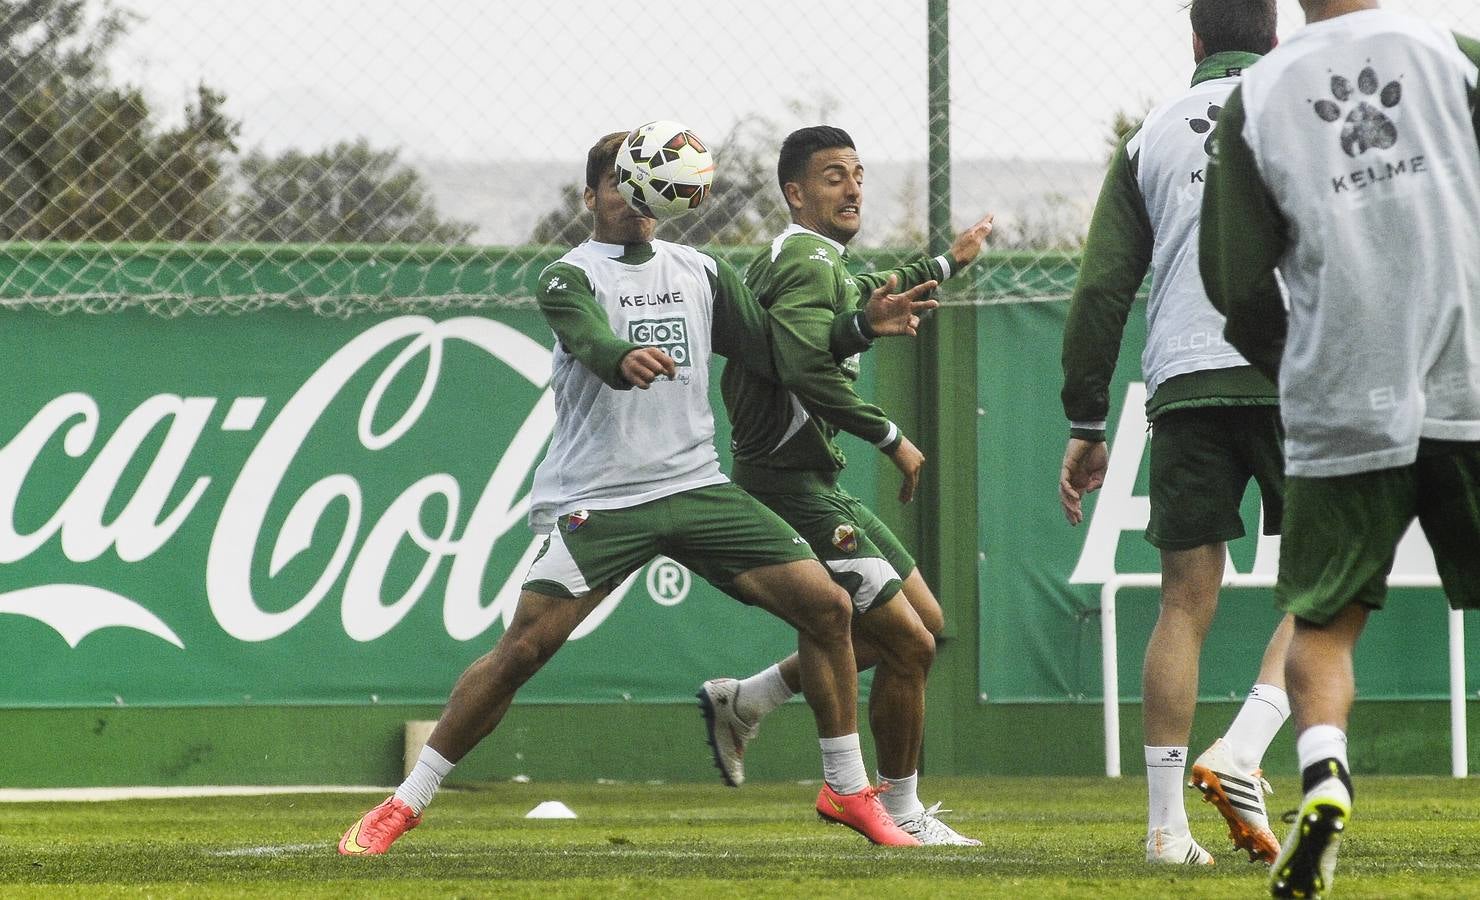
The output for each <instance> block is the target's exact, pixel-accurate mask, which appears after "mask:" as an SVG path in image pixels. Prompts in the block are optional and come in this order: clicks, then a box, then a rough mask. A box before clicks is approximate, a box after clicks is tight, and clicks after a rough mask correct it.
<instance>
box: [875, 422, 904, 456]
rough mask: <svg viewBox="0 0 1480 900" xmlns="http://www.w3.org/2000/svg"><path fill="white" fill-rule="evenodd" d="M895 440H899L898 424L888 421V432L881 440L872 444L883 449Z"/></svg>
mask: <svg viewBox="0 0 1480 900" xmlns="http://www.w3.org/2000/svg"><path fill="white" fill-rule="evenodd" d="M897 440H899V426H898V425H895V424H894V423H893V422H890V423H889V433H888V434H887V435H885V436H884V439H883V440H882V441H875V442H874V446H875V447H878V448H879V449H880V450H883V449H884V448H885V447H887V446H889V445H890V444H892V443H894V442H895V441H897Z"/></svg>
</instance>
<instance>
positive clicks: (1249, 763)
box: [1223, 684, 1290, 771]
mask: <svg viewBox="0 0 1480 900" xmlns="http://www.w3.org/2000/svg"><path fill="white" fill-rule="evenodd" d="M1288 718H1290V698H1289V697H1287V696H1285V692H1284V690H1282V689H1281V688H1277V687H1275V686H1274V685H1272V684H1256V685H1254V687H1253V688H1251V689H1250V690H1249V696H1248V698H1247V699H1246V700H1244V705H1243V706H1242V707H1240V708H1239V711H1238V715H1237V716H1234V718H1233V724H1232V725H1229V726H1228V731H1227V732H1226V733H1225V734H1224V735H1223V741H1224V742H1225V743H1226V744H1228V749H1229V752H1231V753H1232V754H1233V761H1234V763H1235V764H1237V765H1238V766H1239V768H1241V769H1244V770H1246V771H1247V770H1251V769H1257V768H1259V767H1260V764H1261V763H1262V762H1263V761H1264V751H1265V750H1268V749H1269V742H1270V741H1272V740H1274V736H1275V735H1276V734H1278V733H1279V731H1280V727H1281V726H1282V725H1284V724H1285V720H1286V719H1288Z"/></svg>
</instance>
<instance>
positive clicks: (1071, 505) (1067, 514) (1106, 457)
mask: <svg viewBox="0 0 1480 900" xmlns="http://www.w3.org/2000/svg"><path fill="white" fill-rule="evenodd" d="M1109 466H1110V452H1109V450H1108V449H1107V448H1106V446H1105V442H1104V441H1087V440H1085V439H1083V438H1069V444H1068V446H1066V447H1065V448H1064V464H1063V466H1062V468H1060V469H1059V505H1060V506H1061V507H1063V510H1064V518H1065V519H1068V520H1069V524H1070V525H1078V524H1079V523H1080V522H1083V521H1084V507H1083V502H1084V495H1085V494H1089V493H1093V492H1094V491H1097V490H1099V489H1100V486H1101V485H1103V484H1104V483H1105V470H1106V469H1108V468H1109Z"/></svg>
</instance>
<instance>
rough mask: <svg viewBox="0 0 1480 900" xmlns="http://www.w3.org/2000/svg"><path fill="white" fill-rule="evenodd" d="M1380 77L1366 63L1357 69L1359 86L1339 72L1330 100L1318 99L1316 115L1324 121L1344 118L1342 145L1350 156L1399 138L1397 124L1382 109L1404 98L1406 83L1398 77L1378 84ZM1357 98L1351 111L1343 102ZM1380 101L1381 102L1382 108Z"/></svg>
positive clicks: (1333, 76) (1392, 142)
mask: <svg viewBox="0 0 1480 900" xmlns="http://www.w3.org/2000/svg"><path fill="white" fill-rule="evenodd" d="M1380 80H1381V79H1379V78H1378V77H1377V70H1376V69H1373V68H1372V67H1371V66H1367V67H1366V68H1364V69H1363V70H1362V71H1361V72H1359V73H1357V85H1356V90H1355V91H1353V89H1352V83H1351V82H1350V81H1347V80H1346V79H1345V78H1343V77H1342V76H1340V75H1332V76H1331V96H1332V97H1334V98H1336V99H1335V101H1334V102H1333V101H1331V100H1317V101H1316V102H1315V112H1316V115H1317V116H1319V117H1320V118H1321V120H1322V121H1323V122H1335V121H1338V120H1343V117H1345V118H1344V120H1343V122H1342V126H1341V149H1342V150H1345V151H1346V155H1347V156H1352V157H1355V156H1359V155H1361V154H1363V153H1366V152H1367V151H1368V150H1372V149H1374V148H1375V149H1378V150H1386V149H1387V148H1389V147H1391V146H1392V145H1393V144H1396V143H1397V142H1398V126H1396V125H1394V124H1393V120H1392V119H1389V118H1388V117H1387V113H1385V112H1383V109H1392V108H1393V107H1395V106H1397V105H1398V102H1399V101H1400V100H1402V99H1403V85H1401V84H1399V83H1398V82H1397V81H1396V80H1394V81H1389V82H1388V83H1387V84H1385V85H1383V86H1382V90H1381V91H1379V90H1378V88H1377V85H1378V82H1379V81H1380ZM1351 100H1355V101H1356V104H1355V105H1354V106H1351V107H1350V111H1348V108H1347V107H1346V106H1344V105H1343V104H1346V103H1347V102H1348V101H1351ZM1377 104H1381V108H1379V107H1378V105H1377Z"/></svg>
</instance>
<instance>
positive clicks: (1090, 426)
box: [1069, 419, 1105, 431]
mask: <svg viewBox="0 0 1480 900" xmlns="http://www.w3.org/2000/svg"><path fill="white" fill-rule="evenodd" d="M1069 427H1070V428H1083V429H1084V430H1086V431H1104V430H1105V420H1104V419H1101V420H1100V421H1098V422H1075V421H1073V420H1072V419H1071V420H1070V421H1069Z"/></svg>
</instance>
